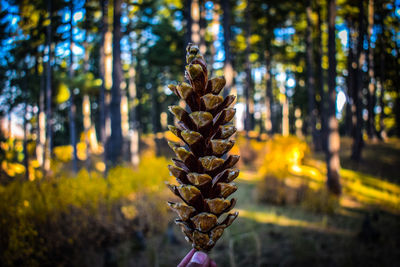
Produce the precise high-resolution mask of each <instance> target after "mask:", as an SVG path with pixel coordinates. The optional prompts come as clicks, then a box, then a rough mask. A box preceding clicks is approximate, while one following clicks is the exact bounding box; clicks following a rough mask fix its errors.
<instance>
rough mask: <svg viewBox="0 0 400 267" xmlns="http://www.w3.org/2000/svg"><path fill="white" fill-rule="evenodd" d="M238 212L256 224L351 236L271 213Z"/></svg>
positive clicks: (339, 230) (343, 232)
mask: <svg viewBox="0 0 400 267" xmlns="http://www.w3.org/2000/svg"><path fill="white" fill-rule="evenodd" d="M235 210H236V211H238V212H239V217H243V218H246V219H251V220H254V221H256V222H258V223H270V224H276V225H279V226H287V227H300V228H304V229H309V230H314V231H319V232H326V233H334V234H341V235H351V232H349V231H346V230H343V229H338V228H334V227H327V226H324V225H323V223H314V222H308V221H303V220H296V219H291V218H288V217H286V216H282V215H277V214H275V213H271V212H263V211H250V210H245V209H235Z"/></svg>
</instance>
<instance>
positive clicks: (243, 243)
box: [136, 139, 400, 266]
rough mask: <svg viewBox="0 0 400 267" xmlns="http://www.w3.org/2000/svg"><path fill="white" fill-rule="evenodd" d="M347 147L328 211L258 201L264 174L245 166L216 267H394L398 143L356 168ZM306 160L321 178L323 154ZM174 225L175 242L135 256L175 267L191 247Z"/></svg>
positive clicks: (370, 149) (399, 233) (398, 258)
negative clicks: (338, 192)
mask: <svg viewBox="0 0 400 267" xmlns="http://www.w3.org/2000/svg"><path fill="white" fill-rule="evenodd" d="M350 146H351V142H350V140H349V139H344V140H343V141H342V152H341V156H342V158H341V160H342V166H343V170H342V172H341V174H342V184H343V187H344V190H343V195H342V196H341V199H340V206H339V207H338V209H337V210H336V212H335V213H333V214H324V213H316V212H312V211H308V210H307V209H304V207H303V206H301V205H271V204H261V203H258V202H257V201H256V199H257V197H256V192H257V190H256V187H257V185H258V182H259V180H260V179H261V177H257V175H258V174H257V172H256V170H254V168H244V170H243V171H242V174H241V176H240V177H239V178H238V181H237V183H238V187H239V190H238V192H237V193H236V197H237V198H238V199H239V201H238V205H237V210H238V211H239V212H240V217H239V218H238V220H237V221H235V223H234V224H233V225H232V226H231V227H230V228H229V229H228V230H227V231H226V232H225V233H224V236H223V238H222V240H220V241H219V243H218V244H217V246H216V247H215V248H214V250H213V251H212V252H211V254H210V256H211V258H213V259H215V261H216V262H217V263H218V266H399V264H400V252H399V251H398V248H399V247H400V217H399V213H398V211H399V207H400V206H399V203H400V202H399V199H400V191H399V190H400V187H399V184H400V176H399V175H398V172H397V167H398V166H400V165H399V163H400V142H399V140H389V142H388V143H384V144H383V143H378V144H371V143H368V144H367V145H366V147H365V149H364V153H363V156H364V158H363V161H362V162H361V163H360V164H354V163H352V162H351V161H350V160H349V155H350ZM304 162H305V163H304V166H305V167H310V168H316V170H317V171H318V168H319V171H320V172H321V173H322V174H323V171H321V170H322V169H323V167H322V166H323V164H324V163H323V155H321V154H316V155H312V156H310V157H308V158H306V159H305V161H304ZM306 170H307V168H306ZM171 227H173V228H172V229H174V230H173V231H174V237H176V239H177V240H175V242H171V238H168V236H167V235H164V236H162V237H155V238H151V239H149V240H148V241H147V242H148V244H147V249H145V251H142V252H139V253H137V254H136V256H137V257H140V258H143V257H142V256H144V254H146V257H145V258H146V260H145V261H146V263H147V264H148V265H149V266H174V265H176V264H177V263H178V262H179V259H181V258H182V257H183V256H184V255H185V253H186V252H187V251H188V250H190V245H189V244H187V243H186V241H185V240H184V239H183V236H182V234H181V233H180V232H179V231H178V229H177V227H175V226H171ZM149 256H150V257H149ZM143 264H145V263H143Z"/></svg>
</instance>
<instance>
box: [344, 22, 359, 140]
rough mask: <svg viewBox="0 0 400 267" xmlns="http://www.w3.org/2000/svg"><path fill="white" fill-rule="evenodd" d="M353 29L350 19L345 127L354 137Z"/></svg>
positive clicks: (347, 132) (348, 134)
mask: <svg viewBox="0 0 400 267" xmlns="http://www.w3.org/2000/svg"><path fill="white" fill-rule="evenodd" d="M352 28H353V25H352V22H351V21H350V19H349V20H348V30H349V34H348V36H347V44H348V55H347V103H346V117H345V125H346V131H345V133H346V135H347V136H352V133H353V127H354V125H353V110H355V106H354V100H353V97H352V91H353V86H354V68H353V66H354V65H355V64H356V63H355V62H354V54H353V41H352V40H353V39H352V35H351V30H352Z"/></svg>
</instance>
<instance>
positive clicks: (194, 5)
mask: <svg viewBox="0 0 400 267" xmlns="http://www.w3.org/2000/svg"><path fill="white" fill-rule="evenodd" d="M190 14H191V18H192V25H191V26H192V27H191V42H192V43H193V44H195V45H197V46H200V8H199V0H192V1H191V7H190Z"/></svg>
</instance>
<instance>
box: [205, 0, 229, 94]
mask: <svg viewBox="0 0 400 267" xmlns="http://www.w3.org/2000/svg"><path fill="white" fill-rule="evenodd" d="M219 13H220V6H219V4H217V3H215V4H214V9H213V21H212V25H211V29H212V30H211V34H212V43H211V48H210V51H211V55H210V60H209V62H210V64H209V66H210V68H209V69H210V77H212V76H213V74H214V71H215V70H214V62H215V61H214V59H215V56H216V54H217V49H216V48H215V45H214V44H215V42H216V41H217V40H218V31H215V29H216V28H217V27H218V28H219V25H220V24H219ZM225 90H226V89H225Z"/></svg>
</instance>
